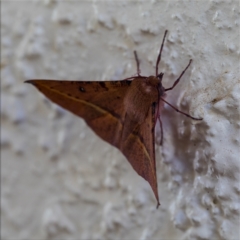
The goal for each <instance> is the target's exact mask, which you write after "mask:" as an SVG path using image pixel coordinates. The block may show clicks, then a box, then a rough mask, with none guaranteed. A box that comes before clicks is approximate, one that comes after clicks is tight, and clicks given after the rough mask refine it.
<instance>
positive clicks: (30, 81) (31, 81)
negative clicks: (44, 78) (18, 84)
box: [24, 80, 34, 84]
mask: <svg viewBox="0 0 240 240" xmlns="http://www.w3.org/2000/svg"><path fill="white" fill-rule="evenodd" d="M24 83H31V84H34V80H26V81H24Z"/></svg>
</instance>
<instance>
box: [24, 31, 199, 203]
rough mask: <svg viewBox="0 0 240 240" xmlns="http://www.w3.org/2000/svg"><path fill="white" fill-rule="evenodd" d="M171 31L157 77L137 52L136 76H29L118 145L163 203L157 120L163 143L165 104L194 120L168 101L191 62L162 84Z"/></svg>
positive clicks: (95, 130)
mask: <svg viewBox="0 0 240 240" xmlns="http://www.w3.org/2000/svg"><path fill="white" fill-rule="evenodd" d="M166 35H167V30H166V31H165V34H164V37H163V41H162V44H161V47H160V51H159V54H158V57H157V61H156V68H155V71H156V72H155V76H149V77H146V76H142V75H141V74H140V66H139V65H140V63H139V59H138V56H137V52H136V51H134V56H135V60H136V64H137V74H136V76H133V77H129V78H126V79H123V80H119V81H59V80H41V79H33V80H27V81H26V83H31V84H33V85H34V86H35V87H36V88H37V89H38V90H39V91H40V92H42V93H43V94H44V95H45V96H46V97H47V98H49V99H50V100H51V101H53V102H54V103H56V104H58V105H59V106H61V107H63V108H65V109H67V110H69V111H70V112H72V113H74V114H76V115H77V116H79V117H81V118H83V119H84V120H85V122H86V123H87V125H88V126H89V127H90V128H91V129H92V130H93V131H94V132H95V133H96V134H97V135H98V136H100V137H101V138H102V139H103V140H105V141H106V142H108V143H110V144H111V145H113V146H115V147H116V148H118V149H119V150H120V151H121V152H122V153H123V155H124V156H125V157H126V158H127V160H128V161H129V163H130V164H131V165H132V167H133V169H134V170H135V171H136V172H137V173H138V174H139V175H140V176H141V177H143V178H144V179H145V180H146V181H147V182H148V183H149V184H150V186H151V188H152V190H153V193H154V195H155V197H156V200H157V207H158V206H159V205H160V202H159V196H158V187H157V175H156V162H155V125H156V122H157V121H159V123H160V129H161V143H162V141H163V127H162V122H161V118H160V116H161V115H160V110H161V109H160V108H161V106H162V105H163V104H164V103H166V104H168V105H169V106H170V107H172V108H173V109H174V110H176V111H177V112H179V113H182V114H183V115H185V116H187V117H189V118H192V119H194V120H202V118H195V117H192V116H190V115H189V114H187V113H184V112H182V111H180V110H178V109H177V108H176V107H174V106H173V105H171V104H170V103H168V102H167V101H166V100H165V96H166V94H165V93H166V92H167V91H169V90H172V89H173V88H174V87H175V86H176V85H177V84H178V83H179V81H180V79H181V77H182V76H183V74H184V73H185V71H186V70H187V68H188V67H189V66H190V64H191V62H192V60H190V61H189V63H188V65H187V67H186V68H185V69H184V70H183V72H182V73H181V74H180V76H179V77H178V78H177V79H176V81H175V82H174V83H173V85H172V87H170V88H164V87H163V86H162V79H163V74H164V73H163V72H161V73H159V72H158V66H159V63H160V60H161V54H162V50H163V46H164V42H165V38H166Z"/></svg>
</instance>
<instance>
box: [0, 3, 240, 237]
mask: <svg viewBox="0 0 240 240" xmlns="http://www.w3.org/2000/svg"><path fill="white" fill-rule="evenodd" d="M1 8H2V9H1V15H2V16H1V121H2V125H1V160H2V163H1V213H2V222H1V223H2V226H1V237H2V239H6V240H7V239H31V240H34V239H141V240H144V239H234V240H235V239H240V232H239V213H240V201H239V200H240V199H239V198H240V185H239V180H240V173H239V169H240V156H239V136H240V134H239V128H240V119H239V102H240V101H239V100H240V86H239V85H240V84H239V83H240V82H239V80H240V76H239V75H240V74H239V54H240V50H239V40H240V39H239V15H240V9H239V2H238V1H229V2H227V1H209V2H208V1H198V2H197V1H190V2H189V1H187V2H182V1H171V2H157V1H151V2H148V3H144V2H121V1H116V2H102V1H100V2H98V1H91V2H90V1H89V2H87V1H84V2H82V1H79V2H78V1H69V2H63V1H50V0H49V1H33V2H31V1H26V2H25V1H2V2H1ZM165 29H168V30H169V34H168V36H167V42H166V45H165V47H164V50H163V56H162V61H161V65H160V70H161V71H163V72H164V73H165V74H164V86H166V87H169V86H171V84H172V83H173V81H174V79H176V78H177V77H178V75H179V74H180V73H181V71H182V70H183V69H184V67H185V66H186V65H187V63H188V61H189V59H190V58H193V63H192V66H191V68H190V69H189V70H188V71H187V73H186V74H185V75H184V77H183V78H182V80H181V83H180V84H179V85H178V86H177V87H176V88H175V89H174V90H173V91H171V92H170V93H169V94H168V96H167V100H168V101H169V102H171V103H173V104H175V105H177V106H178V107H179V108H180V109H181V110H183V111H189V112H190V114H192V115H194V116H196V117H200V116H201V117H203V118H204V120H203V121H201V122H197V121H192V120H191V119H187V118H186V117H184V116H183V115H180V114H178V113H176V112H174V110H172V109H170V108H169V107H168V106H165V108H164V110H163V112H162V119H163V124H164V146H163V147H159V146H157V147H156V154H157V158H156V161H157V173H158V184H159V194H160V201H161V206H160V208H159V209H158V210H156V209H155V206H156V201H155V199H154V196H153V193H152V191H151V188H150V187H149V185H148V184H147V183H146V182H145V181H144V180H143V179H142V178H141V177H139V176H138V175H137V174H136V173H135V172H134V171H133V170H132V168H131V166H130V165H129V163H128V162H127V160H126V159H125V158H124V157H123V156H122V154H121V153H120V152H119V151H118V150H117V149H114V148H113V147H111V146H109V145H108V144H107V143H105V142H103V141H102V140H101V139H100V138H98V137H97V136H95V135H94V133H93V132H92V131H91V130H90V129H89V128H88V127H87V126H86V124H85V123H84V121H83V120H82V119H80V118H77V117H75V116H74V115H72V114H70V113H68V112H67V111H65V110H63V109H61V108H59V107H57V106H56V105H54V104H52V103H50V102H49V101H48V100H46V99H45V98H44V97H43V96H42V95H41V94H40V93H39V92H37V90H36V89H34V88H33V87H32V86H30V85H27V84H23V82H24V80H26V79H31V78H42V79H69V80H116V79H123V78H126V77H129V76H132V75H134V74H135V73H136V67H135V62H134V58H133V50H137V51H138V55H139V58H140V59H141V72H142V74H143V75H148V74H154V66H155V61H156V58H157V53H158V50H159V46H160V43H161V41H162V37H163V34H164V31H165ZM157 136H159V133H158V132H157Z"/></svg>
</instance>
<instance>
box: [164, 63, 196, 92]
mask: <svg viewBox="0 0 240 240" xmlns="http://www.w3.org/2000/svg"><path fill="white" fill-rule="evenodd" d="M191 62H192V59H190V61H189V63H188V65H187V67H186V68H185V69H184V70H183V71H182V73H181V75H180V76H179V77H178V79H177V80H176V81H175V82H174V84H173V85H172V87H170V88H166V89H165V92H167V91H169V90H172V89H173V88H174V87H175V86H176V85H177V84H178V83H179V81H180V79H181V77H182V75H183V74H184V73H185V72H186V70H187V69H188V67H189V66H190V64H191Z"/></svg>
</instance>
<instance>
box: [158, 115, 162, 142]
mask: <svg viewBox="0 0 240 240" xmlns="http://www.w3.org/2000/svg"><path fill="white" fill-rule="evenodd" d="M158 120H159V123H160V131H161V140H160V145H161V146H162V144H163V125H162V120H161V117H160V115H158Z"/></svg>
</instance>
